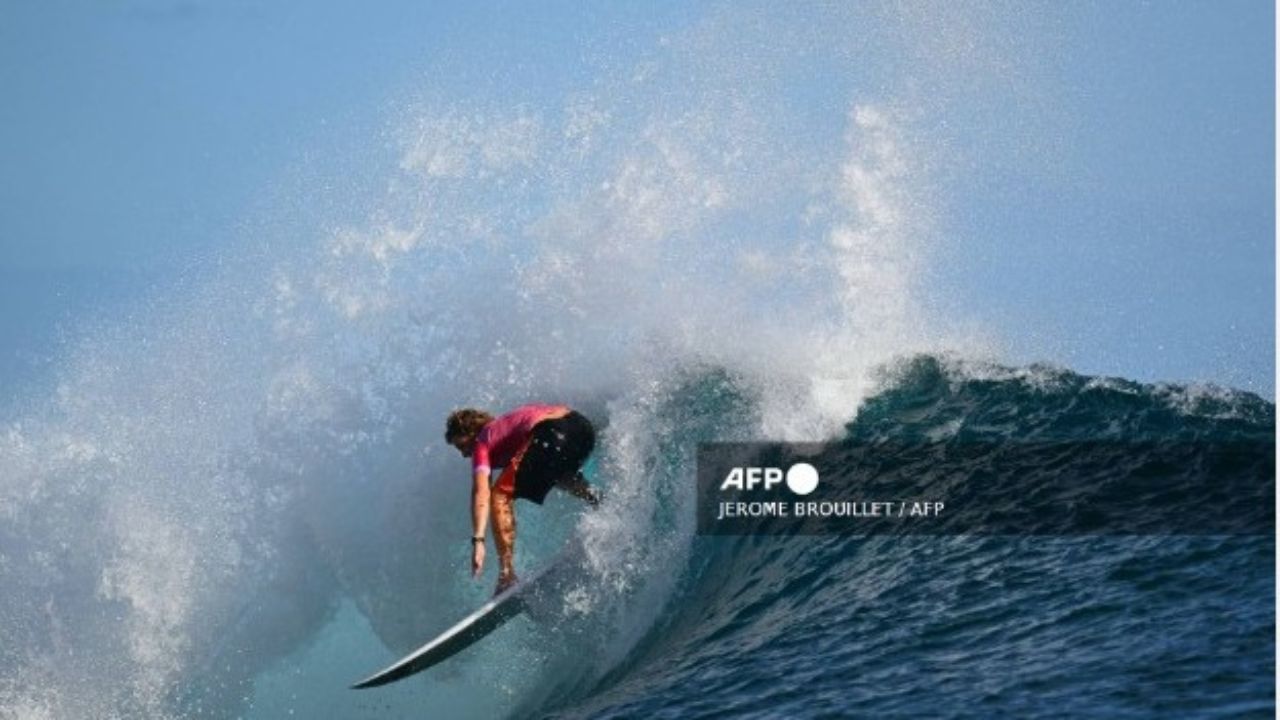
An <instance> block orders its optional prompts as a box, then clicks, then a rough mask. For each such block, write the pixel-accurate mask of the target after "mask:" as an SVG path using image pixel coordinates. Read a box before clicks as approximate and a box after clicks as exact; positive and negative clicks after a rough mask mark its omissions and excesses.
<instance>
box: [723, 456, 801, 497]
mask: <svg viewBox="0 0 1280 720" xmlns="http://www.w3.org/2000/svg"><path fill="white" fill-rule="evenodd" d="M784 481H785V482H786V483H787V488H788V489H789V490H791V492H793V493H795V494H797V495H808V494H809V493H811V492H813V491H814V490H816V489H817V488H818V469H817V468H815V467H814V466H812V465H810V464H809V463H796V464H795V465H792V466H791V467H790V468H788V469H787V471H786V472H785V473H784V472H783V470H782V468H776V467H735V468H734V469H732V470H730V471H729V475H728V476H726V477H725V479H724V482H722V483H720V491H721V492H724V491H725V490H738V491H743V490H757V489H760V490H772V489H774V488H775V487H777V486H778V485H781V484H782V483H783V482H784Z"/></svg>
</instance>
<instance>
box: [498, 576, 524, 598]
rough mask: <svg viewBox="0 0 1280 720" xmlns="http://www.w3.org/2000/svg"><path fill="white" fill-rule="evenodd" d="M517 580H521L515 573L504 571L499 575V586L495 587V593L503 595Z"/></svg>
mask: <svg viewBox="0 0 1280 720" xmlns="http://www.w3.org/2000/svg"><path fill="white" fill-rule="evenodd" d="M517 582H520V580H519V578H517V577H516V574H515V573H513V572H512V573H502V574H500V575H498V586H497V587H495V588H494V589H493V594H494V595H501V594H502V593H504V592H506V591H507V590H508V589H510V588H511V586H512V585H515V584H516V583H517Z"/></svg>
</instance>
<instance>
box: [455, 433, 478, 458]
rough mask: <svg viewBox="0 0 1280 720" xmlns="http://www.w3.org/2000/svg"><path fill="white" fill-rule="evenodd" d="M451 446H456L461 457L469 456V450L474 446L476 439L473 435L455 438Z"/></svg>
mask: <svg viewBox="0 0 1280 720" xmlns="http://www.w3.org/2000/svg"><path fill="white" fill-rule="evenodd" d="M453 446H454V447H456V448H458V452H460V453H462V457H471V451H472V450H474V449H475V447H476V439H475V437H474V436H471V437H461V438H457V439H455V440H454V441H453Z"/></svg>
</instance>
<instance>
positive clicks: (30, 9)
mask: <svg viewBox="0 0 1280 720" xmlns="http://www.w3.org/2000/svg"><path fill="white" fill-rule="evenodd" d="M718 7H721V6H719V5H691V6H686V5H685V4H683V3H630V4H610V5H608V6H605V5H603V4H589V3H582V4H570V3H555V4H550V5H548V4H538V5H536V6H535V5H534V4H517V3H500V4H473V3H456V4H443V3H420V2H386V3H373V4H369V3H356V2H300V1H296V0H285V1H282V2H276V3H269V4H267V3H249V2H219V3H213V2H201V1H197V0H191V1H181V2H168V1H165V0H147V1H143V0H118V1H112V2H80V3H69V2H35V1H31V0H17V1H15V2H9V3H6V4H4V6H3V7H0V98H2V99H0V157H3V158H4V162H3V163H0V387H3V386H4V385H6V384H10V383H13V384H14V385H16V386H20V385H24V384H26V383H29V382H36V381H38V380H39V378H41V377H43V371H44V370H47V369H48V368H50V367H54V366H56V365H57V362H58V356H59V351H58V349H57V344H56V340H57V337H58V335H57V332H55V328H56V327H58V326H59V325H60V324H61V325H63V326H69V327H72V328H74V326H75V323H76V322H77V318H85V317H93V316H94V314H95V313H104V312H105V313H106V314H109V312H110V310H111V309H112V308H119V307H126V306H127V305H128V303H129V302H130V301H132V300H134V299H136V298H138V297H140V296H142V295H143V294H144V293H145V292H146V291H147V289H148V288H150V287H151V286H152V285H153V284H154V283H156V282H159V281H162V280H163V279H165V278H168V277H171V276H172V275H173V274H174V273H181V272H182V271H183V269H184V268H186V267H187V266H189V265H190V263H191V258H193V257H197V256H199V255H201V254H202V253H207V252H210V251H213V250H216V249H219V248H223V247H225V246H227V244H228V243H231V242H234V239H235V238H236V237H237V236H238V233H239V232H240V231H241V229H242V227H243V226H244V224H245V223H246V222H248V219H249V218H256V219H258V220H260V219H261V217H260V214H261V213H262V212H264V210H263V208H264V200H263V198H264V197H265V196H267V195H269V194H270V193H269V191H270V189H271V188H273V187H276V186H277V185H278V183H279V182H280V180H281V177H282V176H283V175H285V174H287V173H289V172H290V171H291V169H294V168H296V167H297V166H298V165H299V164H300V163H305V162H306V159H307V158H309V157H312V156H325V155H333V156H342V155H344V154H350V153H353V152H358V151H359V150H358V148H359V147H361V146H363V145H364V144H365V141H364V140H361V142H359V143H349V142H348V140H349V139H350V138H354V137H359V138H368V137H371V136H374V135H376V133H377V132H378V129H379V128H380V127H382V123H383V122H384V121H385V118H386V116H387V114H388V113H391V112H394V111H395V109H396V105H397V103H398V102H400V101H401V100H402V99H403V98H404V97H406V96H411V95H413V94H415V93H418V92H420V91H421V88H429V91H430V92H431V93H434V94H436V95H437V96H440V97H450V96H455V95H456V96H464V95H467V94H469V93H477V92H489V93H491V94H496V95H503V94H506V95H509V96H511V97H512V98H513V102H518V101H519V100H520V98H521V96H524V97H527V98H529V99H531V100H535V101H536V99H537V98H538V97H540V96H559V95H562V94H564V93H565V92H566V91H569V90H571V89H572V88H574V87H581V86H584V85H586V84H589V83H590V82H591V81H592V78H593V77H594V76H595V75H596V74H598V73H599V72H601V71H602V69H608V68H609V67H611V66H616V65H625V64H627V63H628V62H633V61H634V60H635V59H636V58H639V57H643V56H644V55H645V54H646V53H649V52H652V50H653V48H654V47H656V46H657V44H658V42H659V37H660V36H662V35H664V34H666V33H670V32H678V31H680V29H682V28H685V27H688V26H690V25H691V24H695V23H697V22H698V21H699V19H700V18H702V17H704V16H706V15H707V14H709V13H712V12H715V11H716V9H717V8H718ZM1036 7H1037V6H1034V5H1027V6H1024V8H1023V12H1022V16H1023V17H1024V18H1025V17H1027V16H1034V15H1036V14H1037V12H1039V11H1037V10H1036ZM1041 7H1042V8H1043V13H1042V14H1043V16H1044V17H1045V18H1049V19H1048V20H1046V21H1045V22H1043V23H1022V24H1018V23H1017V22H1015V23H1013V24H1012V25H1011V26H1009V27H995V28H990V29H989V30H990V32H991V33H992V34H994V35H995V36H997V37H998V38H999V37H1006V36H1007V38H1009V40H1008V42H1010V43H1015V42H1016V43H1017V44H1018V46H1019V48H1020V50H1019V52H1020V53H1021V55H1020V57H1024V58H1028V57H1031V58H1034V63H1033V64H1034V67H1033V68H1032V69H1030V70H1028V71H1027V77H1030V85H1031V86H1032V87H1033V88H1034V90H1035V92H1033V93H1032V94H1031V95H1030V96H1027V95H1025V94H1023V95H1018V97H1019V98H1020V99H1022V100H1026V101H1027V104H1026V108H1031V109H1026V108H1024V109H1022V110H1020V111H1019V112H1018V113H1009V114H1005V113H1002V112H1000V111H999V105H1000V103H1002V102H1005V101H1007V100H1008V99H1009V98H1010V97H1013V93H1012V91H1010V90H1008V89H1007V88H1003V87H1001V85H1000V82H999V80H1000V78H994V79H985V80H984V79H983V78H977V77H975V78H972V79H971V80H972V82H974V83H976V84H981V83H984V82H985V83H988V85H987V86H983V87H979V88H978V89H977V90H975V91H974V92H973V93H972V94H971V95H970V96H968V97H969V100H968V105H965V106H960V107H955V106H953V107H948V108H947V109H946V111H945V112H946V113H955V114H954V115H952V116H951V117H940V118H935V119H934V120H933V121H932V122H934V123H935V124H936V126H937V127H938V128H939V132H940V133H944V134H945V133H947V132H951V133H953V134H954V136H953V137H951V138H950V142H952V143H953V144H954V145H955V146H956V147H959V148H976V150H974V151H972V152H970V153H968V154H966V155H965V159H964V162H963V163H962V165H961V166H960V167H958V168H957V169H956V170H955V172H956V175H957V177H954V178H950V180H951V181H952V182H951V183H950V190H949V191H948V192H947V194H946V195H947V197H946V207H945V208H944V211H943V214H944V215H945V219H946V232H947V233H949V235H950V236H951V238H952V241H951V242H950V243H949V244H947V245H946V246H945V248H944V250H943V251H942V253H941V258H940V259H941V262H942V265H943V267H942V272H941V273H940V279H939V281H940V282H945V283H946V285H947V286H948V292H949V294H950V296H951V297H953V298H954V301H955V302H957V303H959V304H961V305H963V306H964V307H966V308H967V309H968V312H967V314H970V315H973V316H975V317H976V318H978V319H979V320H980V321H981V322H983V323H987V324H989V325H991V326H993V327H994V328H995V329H996V331H997V332H998V333H999V334H1001V335H1002V336H1005V337H1007V338H1012V341H1011V342H1010V343H1009V345H1010V349H1011V359H1013V360H1017V361H1031V360H1052V361H1058V362H1062V363H1064V364H1066V365H1069V366H1071V367H1073V368H1076V369H1079V370H1081V371H1085V372H1091V373H1105V374H1117V375H1124V376H1128V377H1135V378H1138V379H1143V380H1158V379H1168V380H1209V381H1215V382H1220V383H1226V384H1230V385H1234V386H1238V387H1244V388H1247V389H1252V390H1255V391H1257V392H1260V393H1262V394H1264V395H1268V396H1270V395H1273V393H1274V347H1275V330H1274V328H1275V319H1274V318H1275V315H1274V302H1273V300H1274V287H1275V273H1274V268H1275V260H1274V257H1275V250H1274V240H1275V235H1274V224H1275V216H1274V197H1275V191H1274V177H1275V172H1274V34H1273V29H1274V24H1275V23H1274V7H1273V5H1272V4H1271V3H1267V2H1261V1H1258V2H1244V1H1241V0H1233V1H1228V2H1184V3H1150V4H1148V3H1138V2H1121V3H1111V2H1108V3H1097V4H1081V3H1076V4H1071V5H1070V6H1069V7H1068V8H1067V9H1065V10H1064V9H1062V8H1060V7H1057V6H1056V5H1054V4H1045V5H1044V6H1041ZM1028 8H1029V10H1028ZM928 12H930V11H929V10H927V9H926V14H927V13H928ZM977 17H978V18H979V21H981V20H982V18H984V17H987V15H986V14H984V13H978V14H977ZM1018 56H1019V55H1014V57H1018ZM896 60H897V59H896V58H886V59H882V62H884V63H886V64H892V62H895V61H896ZM442 68H451V69H453V70H454V71H455V72H441V69H442ZM1025 80H1026V78H1025V77H1024V81H1025ZM815 82H818V81H815ZM478 88H479V89H478ZM797 90H798V93H797V95H798V96H799V97H803V96H804V88H798V89H797ZM814 90H815V94H816V95H819V96H820V95H822V92H821V89H820V88H815V89H814ZM983 98H985V99H986V100H988V101H989V104H988V105H987V106H983V104H982V103H983ZM965 108H970V109H971V112H967V111H966V109H965ZM1036 108H1039V109H1038V110H1037V109H1036ZM947 120H950V122H947ZM815 122H817V121H815ZM1027 137H1036V138H1038V139H1037V141H1036V142H1035V143H1032V145H1034V147H1028V145H1027V142H1026V138H1027ZM265 212H268V213H269V212H270V210H269V209H268V210H266V211H265ZM72 332H73V334H74V330H73V331H72Z"/></svg>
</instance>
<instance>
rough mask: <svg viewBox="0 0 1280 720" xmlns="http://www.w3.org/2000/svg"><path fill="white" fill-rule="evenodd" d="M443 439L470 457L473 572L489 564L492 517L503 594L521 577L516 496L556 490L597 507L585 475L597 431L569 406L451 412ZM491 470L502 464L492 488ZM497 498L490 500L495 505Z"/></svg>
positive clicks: (538, 497)
mask: <svg viewBox="0 0 1280 720" xmlns="http://www.w3.org/2000/svg"><path fill="white" fill-rule="evenodd" d="M444 439H445V442H447V443H449V444H450V445H452V446H454V447H455V448H457V449H458V452H460V453H462V456H463V457H469V458H471V474H472V486H471V529H472V533H471V547H472V551H471V574H472V575H474V576H479V575H480V571H481V569H482V568H483V567H484V533H485V525H486V523H487V522H488V520H489V517H490V516H491V515H492V517H493V542H494V544H495V545H496V546H497V547H498V561H499V563H500V568H499V571H498V586H497V588H496V589H495V590H494V594H495V595H497V594H500V593H501V592H502V591H503V590H506V589H507V588H509V587H511V586H512V585H513V584H515V582H516V573H515V568H514V566H513V560H514V557H515V549H516V514H515V508H514V504H515V500H516V498H523V499H525V500H529V501H531V502H535V503H537V504H539V505H541V504H542V501H543V500H544V499H546V497H547V493H548V492H550V491H551V488H552V487H558V488H560V489H562V490H564V491H566V492H568V493H569V494H571V495H573V496H575V497H579V498H582V499H583V500H585V501H587V502H588V503H590V504H591V506H592V507H596V506H598V505H599V503H600V499H599V497H598V496H597V494H596V493H595V491H594V490H592V489H591V486H590V485H588V484H587V481H586V478H584V477H583V476H582V464H583V463H584V462H586V460H587V456H588V455H590V454H591V451H592V449H593V448H594V447H595V440H596V435H595V429H594V428H592V427H591V423H590V421H588V420H587V419H586V418H585V417H583V416H582V414H581V413H579V412H577V411H576V410H573V409H571V408H569V407H566V406H564V405H522V406H520V407H518V408H516V409H515V410H512V411H511V412H509V413H507V414H506V415H503V416H501V417H498V418H494V417H493V416H492V415H490V414H489V413H487V412H485V411H483V410H476V409H473V408H464V409H462V410H455V411H454V412H452V413H450V414H449V418H448V420H447V421H446V422H445V432H444ZM493 468H502V474H501V475H499V476H498V481H497V482H496V483H494V484H493V486H492V487H490V484H489V476H490V471H491V470H492V469H493ZM490 501H492V502H490Z"/></svg>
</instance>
